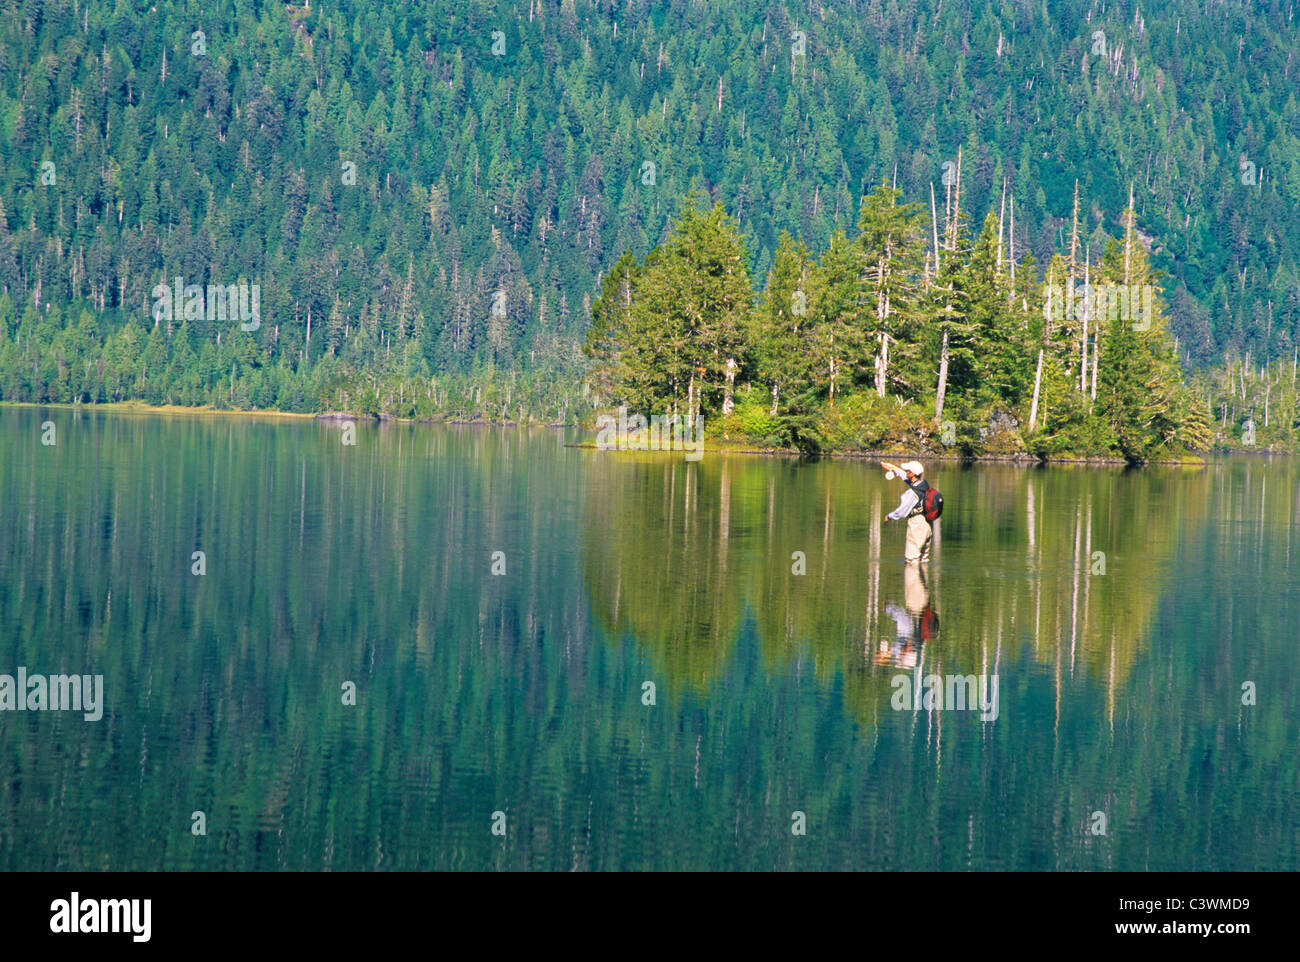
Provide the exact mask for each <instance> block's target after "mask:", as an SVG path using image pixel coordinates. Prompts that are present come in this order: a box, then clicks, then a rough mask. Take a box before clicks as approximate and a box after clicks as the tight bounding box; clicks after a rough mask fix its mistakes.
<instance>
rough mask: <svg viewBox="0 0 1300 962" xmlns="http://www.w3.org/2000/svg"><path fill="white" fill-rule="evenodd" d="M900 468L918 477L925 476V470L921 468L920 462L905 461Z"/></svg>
mask: <svg viewBox="0 0 1300 962" xmlns="http://www.w3.org/2000/svg"><path fill="white" fill-rule="evenodd" d="M899 467H900V468H902V469H903V470H904V471H909V472H911V473H912V474H916V475H922V474H925V468H923V467H921V462H920V461H904V462H903V463H902V464H900V465H899Z"/></svg>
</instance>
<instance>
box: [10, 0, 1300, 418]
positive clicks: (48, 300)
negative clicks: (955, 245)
mask: <svg viewBox="0 0 1300 962" xmlns="http://www.w3.org/2000/svg"><path fill="white" fill-rule="evenodd" d="M0 12H2V14H3V15H2V16H0V165H2V166H3V171H4V176H3V180H2V182H0V206H2V210H0V291H2V293H0V395H2V397H3V399H6V400H38V401H42V400H53V401H59V400H63V401H70V400H85V401H103V400H114V399H123V398H132V397H138V398H142V399H145V400H148V401H153V402H163V401H170V402H173V403H184V404H197V403H214V404H218V405H232V406H240V407H247V406H258V407H283V408H289V409H295V410H311V409H322V408H336V407H345V408H348V409H350V410H356V411H359V412H362V411H372V412H379V411H386V412H389V413H393V414H407V415H424V414H432V413H435V412H438V413H444V414H459V415H466V416H479V415H481V416H487V417H494V418H503V417H508V418H515V417H534V418H539V417H545V418H556V417H563V418H566V419H572V418H573V417H574V416H575V415H576V414H577V413H579V412H582V411H586V412H588V413H589V411H590V404H589V403H587V401H586V400H585V399H583V397H582V384H583V379H584V376H585V375H586V373H587V362H586V360H585V359H584V358H583V356H582V353H581V351H580V344H581V343H582V340H583V337H584V335H585V332H586V330H587V328H588V327H589V325H590V323H591V303H592V299H593V298H594V297H595V296H596V295H597V293H598V291H599V290H600V287H601V281H602V279H603V278H602V275H603V273H604V272H607V271H609V270H610V269H611V268H612V267H613V265H614V264H615V262H616V261H617V260H618V259H619V258H620V256H621V255H622V254H623V253H624V252H630V253H631V255H632V257H633V258H634V259H637V260H641V259H643V258H644V257H645V255H646V254H647V253H648V252H649V250H650V249H651V248H652V247H653V246H654V245H655V244H656V243H657V242H659V241H660V240H662V239H663V238H664V237H665V236H666V234H667V228H668V224H669V218H670V217H671V216H672V215H674V214H675V213H676V212H677V211H678V210H679V208H680V205H681V201H682V198H683V196H684V195H685V194H686V193H687V191H688V190H689V189H690V187H691V185H692V184H693V183H694V184H697V185H699V186H700V187H701V188H702V190H703V191H704V192H705V193H706V194H707V199H708V201H709V202H710V203H712V202H718V203H720V204H721V205H722V207H723V208H724V209H725V210H726V211H727V212H728V214H730V215H731V216H732V217H733V218H734V219H735V221H736V223H737V224H738V231H739V236H740V237H741V239H742V240H743V246H744V249H745V251H746V254H747V257H748V259H749V263H748V264H747V265H746V270H747V271H748V273H749V275H750V276H753V277H755V278H765V277H767V276H768V274H769V272H770V271H771V270H772V268H773V266H774V263H775V261H776V258H777V252H778V244H779V238H780V235H781V233H782V232H783V231H786V232H788V233H789V234H790V235H791V236H793V237H798V238H800V239H801V240H802V241H803V242H804V244H805V245H806V246H807V248H808V250H809V251H810V252H811V254H812V255H813V256H815V257H821V256H822V254H823V253H824V252H825V251H826V250H827V249H828V248H829V247H830V244H831V238H832V236H833V235H834V234H835V232H836V231H837V229H843V230H844V231H846V232H847V234H848V235H849V236H852V235H854V234H855V233H856V225H857V224H858V222H859V208H860V204H861V200H862V197H863V196H864V195H866V194H869V193H871V191H873V190H874V189H875V188H876V186H877V185H879V184H880V183H881V182H882V181H888V182H890V183H891V184H895V185H896V187H897V189H898V190H899V191H900V192H901V196H902V197H904V198H905V199H907V200H909V201H915V202H920V203H922V204H924V202H925V201H926V200H928V198H929V196H930V190H931V188H932V187H933V188H934V189H935V190H936V191H937V192H938V193H939V196H940V201H941V202H942V197H943V193H944V191H945V188H946V186H948V185H949V184H950V182H951V179H952V175H953V171H954V170H955V163H956V160H957V155H958V151H959V149H960V151H961V152H962V155H963V157H964V160H963V184H962V191H963V208H964V209H966V210H970V211H975V212H977V216H979V217H983V215H984V214H985V213H986V212H988V211H993V210H997V209H999V207H1000V205H1001V204H1002V197H1003V195H1004V193H1005V195H1006V197H1007V198H1008V200H1011V199H1014V204H1015V222H1014V232H1012V230H1011V227H1010V225H1008V228H1007V230H1008V237H1007V245H1006V246H1007V250H1008V251H1011V252H1014V255H1015V257H1016V258H1017V259H1020V258H1024V257H1027V256H1031V257H1032V258H1033V260H1034V261H1036V263H1037V264H1038V265H1040V274H1041V273H1042V270H1041V269H1042V268H1046V266H1047V265H1048V264H1049V263H1050V261H1051V258H1052V256H1053V255H1054V254H1057V253H1059V252H1060V251H1061V250H1062V249H1063V248H1064V246H1065V244H1066V242H1067V238H1066V236H1065V235H1066V233H1067V232H1068V231H1069V230H1070V227H1071V221H1072V213H1073V211H1072V205H1073V197H1074V188H1075V183H1076V180H1077V181H1078V183H1079V194H1080V196H1081V197H1082V198H1084V201H1085V203H1084V206H1083V208H1082V210H1081V211H1080V215H1079V217H1080V227H1079V231H1078V234H1079V237H1080V241H1079V245H1080V247H1081V248H1083V251H1084V252H1083V254H1081V257H1083V256H1089V255H1090V256H1091V257H1093V258H1100V257H1101V256H1102V255H1103V253H1104V250H1105V248H1106V244H1107V240H1108V239H1115V238H1118V237H1120V236H1121V235H1122V234H1123V231H1124V225H1123V223H1122V220H1121V217H1122V213H1123V211H1124V209H1125V207H1126V205H1127V194H1128V190H1129V188H1130V186H1131V187H1132V188H1133V190H1134V202H1133V208H1134V212H1135V224H1136V231H1137V232H1138V236H1139V237H1140V238H1141V240H1142V243H1143V245H1144V247H1145V248H1147V249H1149V251H1150V255H1149V256H1150V260H1151V264H1152V267H1153V268H1154V269H1156V270H1159V271H1163V272H1164V275H1165V276H1164V278H1163V280H1162V285H1163V290H1164V293H1165V299H1166V301H1167V305H1168V310H1167V313H1168V316H1169V330H1170V332H1171V334H1172V335H1173V337H1174V338H1176V341H1177V348H1176V351H1177V355H1178V357H1179V358H1180V359H1181V360H1182V361H1183V362H1184V363H1185V364H1187V365H1189V366H1192V367H1196V366H1205V365H1211V364H1215V365H1217V364H1220V363H1221V362H1224V360H1225V358H1229V357H1231V358H1233V359H1235V358H1239V357H1240V358H1243V359H1244V357H1245V356H1246V355H1247V354H1249V355H1250V357H1251V359H1252V360H1251V362H1250V364H1249V365H1246V364H1245V363H1244V361H1242V362H1237V361H1235V360H1234V361H1233V363H1238V364H1239V366H1241V367H1242V368H1243V369H1245V368H1246V367H1251V368H1253V369H1255V370H1256V373H1257V378H1256V380H1257V381H1260V380H1261V379H1260V377H1259V373H1260V372H1259V368H1260V366H1261V365H1263V366H1264V367H1268V366H1270V365H1273V366H1275V367H1276V368H1277V370H1278V371H1282V370H1283V367H1282V366H1283V364H1284V362H1289V361H1290V360H1291V359H1292V357H1293V356H1294V353H1293V352H1294V351H1295V348H1296V344H1297V341H1298V340H1300V280H1298V279H1297V267H1296V265H1297V260H1298V259H1300V258H1297V244H1298V243H1300V102H1298V101H1297V96H1296V90H1297V81H1298V79H1300V25H1297V23H1296V22H1295V19H1294V16H1293V4H1292V3H1291V2H1290V0H1286V2H1275V3H1263V4H1246V5H1243V4H1238V3H1228V2H1215V0H1210V2H1205V0H1202V2H1191V0H1171V2H1168V3H1161V4H1155V5H1150V9H1148V6H1147V5H1138V4H1136V3H1102V2H1094V3H1050V4H1039V3H1034V4H1027V3H1018V2H989V3H967V4H962V3H956V2H953V0H914V2H913V0H886V2H869V0H857V2H853V0H845V2H843V3H835V4H814V5H806V4H799V3H790V2H773V3H767V2H764V3H756V2H749V0H725V2H699V0H695V2H690V0H682V2H665V3H651V4H635V3H629V2H625V0H619V2H594V3H593V2H586V0H560V2H550V0H520V2H517V3H503V4H490V3H464V2H440V0H434V2H428V3H418V4H404V3H392V4H388V3H356V2H326V3H316V4H305V3H304V4H302V5H299V6H295V5H284V4H278V3H269V4H262V3H251V2H229V0H227V2H209V3H166V2H160V3H158V4H156V5H153V6H151V7H150V8H149V12H148V13H147V15H145V14H142V13H141V12H140V10H139V8H138V7H137V6H135V5H132V4H128V3H125V2H117V3H108V2H98V0H95V2H89V3H87V2H81V0H66V2H65V0H59V2H40V0H30V2H18V0H0ZM972 233H975V234H977V233H978V232H977V231H973V232H972ZM178 279H179V280H178ZM241 283H246V284H248V285H258V286H259V288H260V326H256V327H255V328H254V329H252V330H245V329H241V325H240V324H239V323H231V322H229V321H222V320H220V319H216V320H214V319H210V318H209V315H210V314H211V310H210V309H209V310H208V311H206V312H205V311H204V310H202V309H199V310H197V311H190V312H188V313H189V317H188V318H187V317H186V313H187V311H185V310H182V311H178V312H177V313H176V315H175V316H174V317H173V318H172V319H171V320H168V319H166V318H165V317H160V316H158V315H159V311H158V310H157V307H158V303H157V302H158V296H157V295H156V294H155V293H154V291H155V288H157V287H158V285H173V284H177V285H178V286H183V285H191V284H193V285H208V284H214V285H237V284H241ZM187 307H188V305H187ZM209 308H210V305H209ZM247 326H249V325H244V327H247ZM1225 371H1226V368H1225ZM1223 376H1224V377H1225V378H1226V374H1224V375H1223ZM1278 377H1281V374H1279V375H1278ZM1261 383H1262V382H1261ZM1207 391H1208V389H1207ZM1246 393H1247V392H1246V389H1245V386H1244V381H1243V386H1242V388H1241V391H1240V394H1241V396H1242V399H1243V400H1244V397H1245V394H1246ZM1234 396H1235V395H1234ZM1219 410H1220V408H1219V407H1215V409H1214V411H1213V414H1214V415H1215V418H1216V421H1217V419H1218V414H1219ZM1223 410H1224V423H1225V424H1226V423H1227V420H1228V415H1227V409H1226V408H1224V409H1223ZM1241 413H1242V412H1241V410H1240V409H1238V410H1235V411H1234V416H1240V414H1241Z"/></svg>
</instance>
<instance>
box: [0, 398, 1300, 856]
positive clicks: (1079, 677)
mask: <svg viewBox="0 0 1300 962" xmlns="http://www.w3.org/2000/svg"><path fill="white" fill-rule="evenodd" d="M46 420H52V421H53V422H54V423H55V425H56V429H57V444H55V445H53V446H45V445H42V444H41V442H40V438H41V429H40V425H41V423H42V422H43V421H46ZM564 440H565V438H564V437H563V436H562V435H561V434H559V433H557V432H551V431H543V430H537V431H528V430H515V429H489V428H469V427H465V428H451V427H431V426H419V425H399V424H382V425H381V424H368V423H362V424H360V425H359V426H358V432H357V441H358V443H357V444H356V446H355V447H348V446H344V445H342V444H341V435H340V429H339V427H338V425H336V424H327V423H317V422H314V421H294V420H282V419H276V418H227V417H215V416H213V417H195V416H161V415H133V414H119V413H106V412H97V411H76V412H74V411H73V410H71V409H52V410H46V409H35V408H0V446H2V447H0V450H2V451H3V460H2V461H0V485H2V490H3V493H4V497H3V499H2V500H0V513H2V514H3V518H2V519H0V520H2V523H0V673H4V672H8V673H11V674H12V673H13V671H14V670H15V669H16V668H17V667H18V666H19V665H22V666H25V667H27V669H28V670H29V671H32V672H46V673H56V672H64V671H67V672H78V673H100V674H102V675H103V676H104V687H105V700H106V707H105V712H104V718H103V720H102V721H99V722H95V723H88V722H86V721H84V720H83V719H82V717H81V716H80V715H79V714H75V713H70V712H21V713H19V712H7V711H6V712H3V713H0V868H3V869H6V870H14V869H115V870H140V869H160V868H161V869H190V868H196V869H259V870H271V869H304V870H320V869H336V870H348V869H366V870H393V869H485V868H499V869H522V868H531V869H553V870H569V869H575V868H576V869H581V870H585V869H677V868H682V869H772V868H781V869H784V868H794V869H897V868H904V869H953V870H965V869H998V868H1016V869H1137V870H1142V869H1289V870H1294V869H1296V868H1298V867H1300V859H1297V850H1296V845H1297V843H1296V839H1297V837H1298V835H1300V815H1297V805H1296V802H1297V799H1298V797H1300V775H1298V766H1297V764H1296V748H1297V734H1300V733H1298V732H1297V722H1296V719H1297V717H1300V715H1298V713H1297V708H1300V697H1298V695H1297V684H1296V683H1297V674H1298V673H1297V669H1296V642H1297V629H1296V627H1295V626H1296V625H1297V624H1300V604H1298V603H1297V598H1298V597H1300V592H1297V578H1296V576H1295V574H1293V569H1292V566H1291V561H1292V553H1293V551H1294V552H1296V554H1297V555H1300V537H1297V535H1298V532H1297V530H1296V523H1295V520H1294V519H1295V514H1296V508H1297V502H1298V501H1300V468H1298V466H1297V464H1296V463H1295V461H1294V460H1291V459H1288V460H1274V461H1264V460H1260V459H1237V460H1231V461H1224V462H1219V463H1214V464H1211V465H1210V466H1208V467H1206V468H1150V469H1146V470H1142V471H1124V470H1120V469H1097V468H1050V469H1027V468H1021V467H1011V466H978V467H969V468H962V467H959V466H957V465H945V464H933V465H930V471H929V473H930V475H931V479H932V481H933V482H934V483H936V484H937V485H938V486H939V487H940V488H941V489H942V490H943V492H944V496H945V500H946V503H947V508H946V510H945V516H944V519H943V521H942V523H941V528H940V537H939V543H938V546H937V548H936V550H935V560H934V563H932V564H931V565H930V566H929V570H928V575H927V577H926V578H925V580H924V582H921V581H920V579H918V578H909V576H908V575H907V574H906V572H905V568H904V566H903V564H902V551H903V544H902V541H903V530H902V526H901V525H890V526H886V527H883V528H882V526H881V524H880V518H881V517H882V516H883V514H884V513H885V512H886V511H888V510H890V509H891V508H893V507H894V505H895V504H896V503H897V497H898V494H899V486H898V483H897V482H892V483H891V482H886V481H885V480H884V478H883V476H882V472H881V471H880V470H879V469H878V468H875V467H873V466H871V465H868V464H863V463H853V462H821V463H816V464H800V463H794V462H791V461H786V460H780V459H769V458H757V457H739V456H733V457H721V456H716V455H706V456H705V458H704V459H703V460H702V461H700V462H698V463H687V462H685V461H684V460H683V459H681V457H680V455H678V456H660V455H617V454H612V453H602V452H595V451H589V450H580V449H576V448H570V447H565V446H564V444H563V442H564ZM195 551H202V552H204V554H205V564H206V574H204V575H201V576H199V575H195V574H193V573H192V568H193V564H194V561H193V553H194V552H195ZM494 552H501V553H502V554H501V555H499V556H496V557H497V564H498V570H499V569H500V565H501V564H504V574H500V575H493V574H492V569H493V558H494ZM796 552H802V569H803V571H804V572H805V573H804V574H794V573H792V566H796V567H797V565H796V560H797V556H796V555H795V553H796ZM1298 560H1300V559H1298ZM1099 562H1100V563H1099ZM1102 565H1104V573H1101V572H1102V570H1103V569H1102ZM930 674H934V675H938V676H947V675H956V674H961V675H965V674H984V675H987V676H996V677H997V680H998V688H997V692H998V711H997V717H996V719H995V720H981V717H980V713H979V712H978V711H923V710H922V711H898V710H895V709H894V708H893V707H892V706H891V698H892V696H893V695H894V693H895V691H896V687H895V684H896V683H894V679H896V678H897V677H899V676H900V675H905V676H907V677H909V678H914V679H917V680H919V679H921V678H923V677H925V676H927V675H930ZM348 681H351V682H354V683H355V685H356V691H357V699H356V702H357V703H356V705H355V706H349V705H345V704H343V698H342V694H341V693H342V686H343V685H344V683H345V682H348ZM647 681H650V682H653V683H654V685H655V695H656V698H655V700H656V703H655V704H654V705H653V706H647V705H645V704H643V701H642V696H643V690H644V689H643V684H644V683H645V682H647ZM1245 682H1253V683H1254V684H1255V686H1257V703H1256V704H1255V705H1251V706H1247V705H1243V704H1242V685H1243V684H1244V683H1245ZM196 811H202V812H204V813H205V817H206V821H207V831H208V834H207V835H206V836H195V835H193V834H192V833H191V824H192V821H191V816H192V814H193V813H194V812H196ZM495 811H501V812H504V813H505V816H506V819H505V824H506V835H505V837H504V838H502V837H499V836H494V835H493V834H492V833H491V826H492V813H493V812H495ZM796 811H798V812H803V813H804V814H805V816H806V824H807V834H806V835H804V836H795V835H793V834H792V832H791V826H792V813H794V812H796ZM1097 811H1100V812H1103V813H1104V814H1105V815H1106V823H1107V824H1106V834H1105V835H1104V836H1101V835H1094V834H1092V833H1091V831H1090V830H1089V828H1090V825H1092V824H1093V822H1091V821H1090V818H1091V816H1092V813H1093V812H1097Z"/></svg>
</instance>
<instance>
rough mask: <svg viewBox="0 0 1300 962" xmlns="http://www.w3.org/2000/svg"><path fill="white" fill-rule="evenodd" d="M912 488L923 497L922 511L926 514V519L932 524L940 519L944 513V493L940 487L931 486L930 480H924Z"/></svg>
mask: <svg viewBox="0 0 1300 962" xmlns="http://www.w3.org/2000/svg"><path fill="white" fill-rule="evenodd" d="M912 490H913V491H915V492H916V494H917V495H918V496H919V497H920V499H921V513H922V514H924V515H925V520H926V521H929V522H930V523H931V524H933V523H934V522H936V521H938V520H939V515H941V514H943V495H942V494H940V493H939V489H938V488H932V487H930V483H929V482H928V481H922V482H921V483H920V484H918V485H916V486H915V487H913V488H912Z"/></svg>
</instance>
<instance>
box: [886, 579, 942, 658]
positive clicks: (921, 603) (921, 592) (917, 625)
mask: <svg viewBox="0 0 1300 962" xmlns="http://www.w3.org/2000/svg"><path fill="white" fill-rule="evenodd" d="M923 568H924V566H923V565H907V566H905V567H904V568H903V606H902V607H900V606H899V605H895V604H888V605H885V614H887V615H889V617H891V618H893V619H894V625H895V627H896V628H897V631H896V632H895V634H896V635H897V637H896V638H895V639H894V643H893V644H892V645H891V644H890V643H889V641H887V640H886V639H884V638H882V639H881V640H880V648H879V650H877V652H876V664H877V665H888V664H894V665H898V666H899V667H901V668H915V667H916V661H917V658H918V657H919V656H920V653H921V646H922V645H924V644H925V643H926V642H927V641H933V640H934V637H935V636H936V635H937V634H938V633H939V616H938V615H936V614H935V613H934V608H933V607H932V606H931V604H930V585H929V583H928V582H927V581H926V576H925V571H924V570H923Z"/></svg>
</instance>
